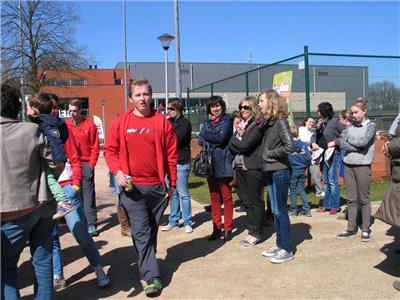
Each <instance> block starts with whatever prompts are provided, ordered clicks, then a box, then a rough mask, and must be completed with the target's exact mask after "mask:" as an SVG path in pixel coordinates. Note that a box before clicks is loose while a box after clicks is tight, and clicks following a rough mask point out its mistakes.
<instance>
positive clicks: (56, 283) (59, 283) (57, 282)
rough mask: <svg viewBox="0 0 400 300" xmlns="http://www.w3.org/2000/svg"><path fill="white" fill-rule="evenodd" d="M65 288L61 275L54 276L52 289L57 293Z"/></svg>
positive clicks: (65, 283)
mask: <svg viewBox="0 0 400 300" xmlns="http://www.w3.org/2000/svg"><path fill="white" fill-rule="evenodd" d="M66 286H67V282H66V281H65V279H64V277H63V276H62V275H54V277H53V288H54V290H55V291H59V290H61V289H63V288H65V287H66Z"/></svg>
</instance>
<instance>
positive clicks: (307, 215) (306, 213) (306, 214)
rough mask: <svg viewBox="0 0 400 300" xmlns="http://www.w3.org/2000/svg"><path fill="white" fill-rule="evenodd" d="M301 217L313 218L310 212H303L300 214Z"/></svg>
mask: <svg viewBox="0 0 400 300" xmlns="http://www.w3.org/2000/svg"><path fill="white" fill-rule="evenodd" d="M299 216H304V217H311V212H310V211H309V210H302V211H301V212H299Z"/></svg>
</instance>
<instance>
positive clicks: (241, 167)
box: [229, 97, 265, 246]
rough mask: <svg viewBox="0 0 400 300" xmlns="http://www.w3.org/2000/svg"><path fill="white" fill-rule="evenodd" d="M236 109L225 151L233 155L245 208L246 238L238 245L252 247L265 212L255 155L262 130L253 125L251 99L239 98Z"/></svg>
mask: <svg viewBox="0 0 400 300" xmlns="http://www.w3.org/2000/svg"><path fill="white" fill-rule="evenodd" d="M239 110H240V115H241V118H242V121H241V122H240V123H239V125H238V127H237V131H236V133H235V134H234V135H233V136H232V138H231V140H230V142H229V148H230V150H231V152H232V153H233V154H234V155H235V157H234V161H233V166H234V168H235V170H236V180H237V193H238V195H239V198H240V200H242V202H243V205H244V207H245V210H246V214H247V221H248V225H247V230H248V235H247V237H246V239H244V240H242V241H240V244H241V245H243V246H254V245H255V244H257V243H258V242H259V241H260V239H261V231H262V221H263V214H264V209H265V205H264V201H263V199H262V190H263V174H262V171H261V159H260V157H259V155H258V153H259V150H260V146H261V141H262V139H263V136H264V129H263V128H262V127H258V126H257V125H256V123H255V118H256V115H257V113H258V107H257V99H256V98H255V97H245V98H243V99H242V100H241V101H240V103H239Z"/></svg>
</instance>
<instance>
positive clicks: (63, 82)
mask: <svg viewBox="0 0 400 300" xmlns="http://www.w3.org/2000/svg"><path fill="white" fill-rule="evenodd" d="M44 85H47V86H49V85H51V86H75V85H78V86H79V85H86V80H85V79H80V78H71V79H46V80H45V82H44Z"/></svg>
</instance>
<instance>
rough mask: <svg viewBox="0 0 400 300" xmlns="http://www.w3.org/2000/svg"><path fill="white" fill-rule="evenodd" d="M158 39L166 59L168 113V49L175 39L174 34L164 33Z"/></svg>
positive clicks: (166, 104) (166, 102)
mask: <svg viewBox="0 0 400 300" xmlns="http://www.w3.org/2000/svg"><path fill="white" fill-rule="evenodd" d="M157 39H159V40H160V42H161V44H162V47H163V49H164V61H165V114H167V107H168V49H169V45H170V44H171V42H172V41H173V40H174V39H175V37H173V36H172V35H169V34H168V33H164V34H163V35H161V36H159V37H158V38H157Z"/></svg>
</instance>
